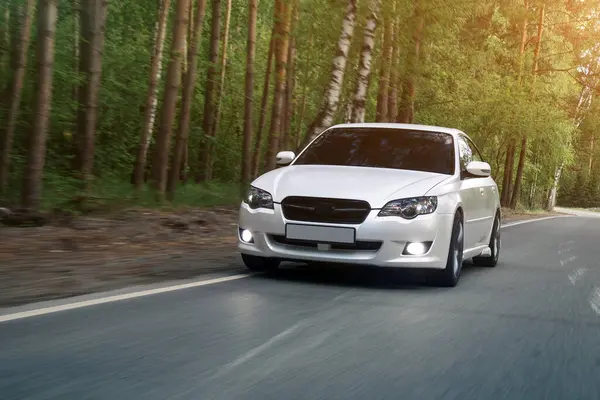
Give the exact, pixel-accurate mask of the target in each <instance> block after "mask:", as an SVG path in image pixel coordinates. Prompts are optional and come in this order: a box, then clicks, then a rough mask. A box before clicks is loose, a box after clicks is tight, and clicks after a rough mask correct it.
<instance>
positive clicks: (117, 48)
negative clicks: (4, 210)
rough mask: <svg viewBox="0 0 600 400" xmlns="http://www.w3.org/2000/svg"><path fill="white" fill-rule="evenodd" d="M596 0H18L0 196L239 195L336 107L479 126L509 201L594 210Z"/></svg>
mask: <svg viewBox="0 0 600 400" xmlns="http://www.w3.org/2000/svg"><path fill="white" fill-rule="evenodd" d="M599 10H600V5H599V4H598V1H586V2H581V1H566V2H564V1H549V0H545V1H542V0H522V1H516V2H515V1H506V2H505V1H500V2H498V1H486V0H484V1H481V0H477V1H475V0H468V1H466V2H462V3H460V4H458V3H455V2H449V1H447V0H433V1H421V0H393V1H377V0H364V1H357V0H334V1H333V2H322V1H316V0H302V1H300V0H263V1H260V2H258V1H257V0H210V1H209V0H159V1H158V2H155V3H152V4H148V3H147V2H145V1H142V0H120V1H110V0H108V1H107V0H75V1H73V0H37V1H36V0H7V1H4V2H2V5H0V15H1V17H2V23H1V24H0V27H1V30H2V32H0V90H1V92H2V101H1V102H0V149H1V150H2V151H1V152H0V160H1V162H0V192H1V193H2V194H1V197H0V206H2V205H3V206H11V207H19V206H22V207H27V208H29V209H33V210H46V211H47V210H52V209H55V208H57V207H58V208H68V207H71V208H76V207H75V205H78V204H82V203H85V202H87V203H88V205H87V207H88V208H89V207H91V204H102V203H107V204H109V205H110V204H115V203H120V204H121V205H127V206H128V205H130V204H131V205H138V206H139V205H143V206H153V207H154V206H160V207H164V206H165V205H169V206H175V207H177V206H179V205H190V206H202V205H211V204H224V203H229V204H234V203H236V202H237V201H239V188H240V186H241V187H242V188H243V187H244V185H245V184H247V183H248V181H250V180H251V179H252V178H253V177H255V176H257V175H258V174H260V173H261V172H264V171H266V170H268V169H271V168H273V167H274V164H273V163H274V155H275V153H276V152H277V151H278V150H281V149H292V150H296V149H298V148H299V147H301V146H302V144H303V143H305V142H306V140H308V139H310V138H311V137H312V136H314V135H315V134H318V133H319V132H320V131H322V130H323V129H324V128H326V127H327V126H330V125H331V124H333V123H337V122H345V121H353V122H360V121H397V122H414V123H424V124H436V125H443V126H454V127H458V128H460V129H463V130H464V131H465V132H467V133H468V134H469V135H470V136H472V137H473V139H474V141H475V142H476V144H477V145H478V146H479V148H480V150H481V151H482V152H483V154H484V155H485V157H486V159H487V160H488V161H489V162H490V164H491V165H492V167H493V173H494V177H495V179H496V180H497V181H498V183H499V185H500V186H501V187H502V202H503V205H504V206H505V207H506V208H510V209H513V210H514V209H518V208H527V209H548V208H552V206H553V204H554V202H555V200H556V196H557V194H558V199H559V201H560V203H561V204H564V205H568V206H579V207H599V206H600V204H598V202H599V201H600V200H599V199H600V193H599V186H600V168H598V165H597V164H598V161H597V160H598V159H599V155H600V145H599V144H598V139H599V138H598V137H597V136H598V133H597V132H598V129H597V127H598V121H599V120H600V103H599V102H598V101H597V100H596V99H595V96H596V92H597V91H596V90H595V89H596V87H597V84H598V77H599V73H600V67H599V63H598V61H597V60H598V57H599V54H598V53H599V52H600V47H599V43H600V41H599V36H600V29H599V28H598V24H597V16H598V12H599ZM88 199H89V201H88ZM74 200H77V201H74ZM84 208H85V207H84Z"/></svg>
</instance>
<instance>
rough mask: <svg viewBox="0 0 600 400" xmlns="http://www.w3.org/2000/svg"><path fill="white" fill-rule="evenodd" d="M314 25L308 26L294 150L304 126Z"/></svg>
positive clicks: (298, 147) (299, 141)
mask: <svg viewBox="0 0 600 400" xmlns="http://www.w3.org/2000/svg"><path fill="white" fill-rule="evenodd" d="M314 29H315V24H314V23H312V24H311V25H310V32H309V34H308V49H307V51H306V64H305V67H304V74H303V75H304V78H303V79H304V84H303V88H302V100H301V101H300V115H299V116H298V126H297V127H296V128H297V129H296V143H295V144H294V145H295V148H296V150H299V149H300V146H301V144H302V141H303V136H304V135H302V128H303V126H304V117H305V115H306V92H307V91H308V85H309V82H310V77H311V74H310V72H311V66H312V64H311V55H312V51H313V36H314Z"/></svg>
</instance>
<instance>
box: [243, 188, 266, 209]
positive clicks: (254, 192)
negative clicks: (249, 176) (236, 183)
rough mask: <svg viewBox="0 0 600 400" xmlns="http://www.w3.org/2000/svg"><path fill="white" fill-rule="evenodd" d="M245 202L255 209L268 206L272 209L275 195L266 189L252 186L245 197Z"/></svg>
mask: <svg viewBox="0 0 600 400" xmlns="http://www.w3.org/2000/svg"><path fill="white" fill-rule="evenodd" d="M244 203H246V204H248V206H250V208H251V209H253V210H256V209H257V208H268V209H270V210H272V209H273V196H271V193H269V192H267V191H265V190H262V189H259V188H256V187H254V186H250V189H249V190H248V194H247V195H246V197H244Z"/></svg>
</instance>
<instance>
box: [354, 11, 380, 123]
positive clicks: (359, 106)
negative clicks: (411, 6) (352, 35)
mask: <svg viewBox="0 0 600 400" xmlns="http://www.w3.org/2000/svg"><path fill="white" fill-rule="evenodd" d="M379 7H380V4H379V0H371V3H370V12H369V16H368V17H367V22H366V24H365V33H364V36H363V46H362V53H361V56H360V64H359V67H358V78H357V80H356V89H355V90H354V99H353V103H354V104H353V107H352V117H351V121H352V122H354V123H361V122H365V116H366V102H367V94H368V88H369V79H370V76H371V68H372V62H373V51H374V49H375V34H376V31H377V19H378V16H379Z"/></svg>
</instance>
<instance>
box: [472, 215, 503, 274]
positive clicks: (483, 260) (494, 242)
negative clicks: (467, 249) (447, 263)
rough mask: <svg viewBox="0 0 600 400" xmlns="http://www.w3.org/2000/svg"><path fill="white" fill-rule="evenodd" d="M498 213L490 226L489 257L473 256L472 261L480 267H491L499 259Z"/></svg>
mask: <svg viewBox="0 0 600 400" xmlns="http://www.w3.org/2000/svg"><path fill="white" fill-rule="evenodd" d="M500 247H501V241H500V215H496V218H495V219H494V227H493V228H492V236H491V237H490V250H491V253H492V254H491V256H490V257H473V263H474V264H475V265H480V266H482V267H490V268H493V267H495V266H496V265H497V264H498V260H499V259H500Z"/></svg>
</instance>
